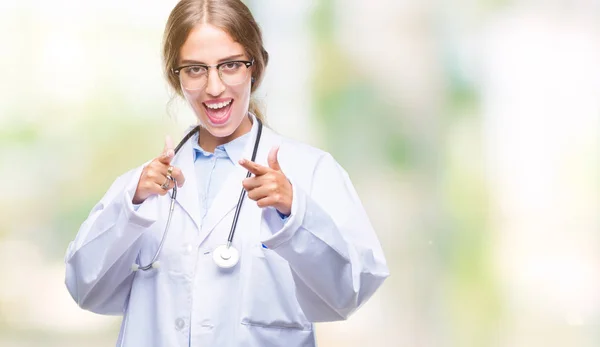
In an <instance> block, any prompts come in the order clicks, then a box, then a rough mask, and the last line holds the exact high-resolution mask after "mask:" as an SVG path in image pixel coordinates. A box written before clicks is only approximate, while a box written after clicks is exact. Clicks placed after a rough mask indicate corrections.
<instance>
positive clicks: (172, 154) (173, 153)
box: [167, 149, 175, 157]
mask: <svg viewBox="0 0 600 347" xmlns="http://www.w3.org/2000/svg"><path fill="white" fill-rule="evenodd" d="M167 156H168V157H173V156H175V151H173V150H172V149H170V150H168V151H167Z"/></svg>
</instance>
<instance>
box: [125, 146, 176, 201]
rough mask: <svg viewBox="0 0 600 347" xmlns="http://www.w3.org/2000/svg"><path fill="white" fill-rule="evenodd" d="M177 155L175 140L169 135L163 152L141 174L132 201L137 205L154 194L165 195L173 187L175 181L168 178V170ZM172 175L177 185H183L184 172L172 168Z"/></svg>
mask: <svg viewBox="0 0 600 347" xmlns="http://www.w3.org/2000/svg"><path fill="white" fill-rule="evenodd" d="M174 156H175V151H174V150H173V142H172V141H171V138H170V137H169V136H167V137H166V139H165V149H164V151H163V153H162V154H161V155H160V156H158V157H156V158H154V159H153V160H152V161H151V162H150V164H148V165H146V166H145V167H144V169H143V170H142V174H141V175H140V180H139V181H138V185H137V188H136V190H135V195H134V196H133V199H132V202H133V203H134V204H136V205H139V204H141V203H142V202H144V201H145V200H146V199H147V198H148V197H149V196H151V195H152V194H158V195H165V194H167V192H168V191H169V190H171V189H172V188H173V185H174V183H173V181H172V180H169V179H167V175H168V170H169V167H170V166H171V160H172V159H173V157H174ZM171 177H173V178H174V179H175V181H177V187H181V186H183V183H184V182H185V178H184V177H183V173H182V172H181V170H180V169H179V168H177V167H173V168H172V173H171ZM166 181H168V188H166V189H163V188H162V185H163V184H164V183H165V182H166Z"/></svg>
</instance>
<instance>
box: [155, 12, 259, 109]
mask: <svg viewBox="0 0 600 347" xmlns="http://www.w3.org/2000/svg"><path fill="white" fill-rule="evenodd" d="M201 23H208V24H211V25H214V26H216V27H217V28H219V29H221V30H223V31H225V32H226V33H228V34H229V35H230V36H231V37H232V38H233V40H234V41H235V42H238V43H239V44H240V45H242V47H244V50H245V51H246V54H248V55H249V56H250V57H251V59H254V64H253V65H252V78H253V83H252V86H251V89H250V92H251V93H254V91H255V90H256V89H258V87H260V83H261V82H262V79H263V76H264V71H265V69H266V67H267V64H268V62H269V53H267V51H266V50H265V48H264V46H263V40H262V34H261V31H260V27H259V26H258V24H257V23H256V21H255V20H254V17H253V16H252V13H250V10H249V9H248V7H246V5H244V3H243V2H241V1H240V0H181V1H180V2H179V3H177V5H176V6H175V8H173V10H172V11H171V14H170V15H169V19H168V20H167V25H166V26H165V32H164V37H163V68H164V73H165V76H166V78H167V81H168V82H169V85H170V86H171V88H173V90H174V91H175V93H177V95H179V96H181V97H183V93H182V91H181V85H180V84H179V78H178V76H177V75H175V73H174V72H173V69H174V68H176V67H177V66H176V65H177V63H178V61H179V52H180V50H181V47H182V46H183V44H184V43H185V41H186V39H187V37H188V35H189V33H190V31H191V30H192V29H193V28H194V26H196V25H197V24H201ZM248 110H249V111H250V112H251V113H253V114H254V115H256V117H257V118H259V119H260V120H261V121H264V114H263V112H262V111H261V108H260V107H259V105H258V103H257V101H256V100H255V99H254V98H251V100H250V106H249V109H248Z"/></svg>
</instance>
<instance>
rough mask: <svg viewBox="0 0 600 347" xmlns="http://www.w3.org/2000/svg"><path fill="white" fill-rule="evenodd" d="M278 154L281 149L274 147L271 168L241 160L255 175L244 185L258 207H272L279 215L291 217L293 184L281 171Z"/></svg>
mask: <svg viewBox="0 0 600 347" xmlns="http://www.w3.org/2000/svg"><path fill="white" fill-rule="evenodd" d="M278 152H279V147H273V148H272V149H271V151H270V152H269V157H268V163H269V167H266V166H262V165H259V164H257V163H255V162H252V161H250V160H246V159H242V160H240V161H239V163H240V165H241V166H243V167H244V168H246V169H247V170H248V171H250V172H251V173H253V174H254V176H253V177H249V178H246V179H245V180H244V181H242V185H243V186H244V189H246V191H247V192H248V197H249V198H250V199H252V200H254V201H256V203H257V204H258V207H261V208H264V207H268V206H272V207H274V208H276V209H277V211H279V213H281V214H283V215H285V216H289V215H290V213H291V211H292V195H293V194H292V184H291V183H290V181H288V179H287V177H285V175H284V174H283V171H281V167H280V166H279V162H278V161H277V153H278Z"/></svg>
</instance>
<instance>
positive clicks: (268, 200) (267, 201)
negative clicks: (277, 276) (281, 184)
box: [256, 196, 277, 208]
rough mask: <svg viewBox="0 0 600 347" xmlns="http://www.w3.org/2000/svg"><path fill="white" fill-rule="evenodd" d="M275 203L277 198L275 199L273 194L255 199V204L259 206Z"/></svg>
mask: <svg viewBox="0 0 600 347" xmlns="http://www.w3.org/2000/svg"><path fill="white" fill-rule="evenodd" d="M276 203H277V199H275V197H273V196H267V197H264V198H262V199H259V200H257V201H256V204H257V205H258V207H260V208H265V207H269V206H274V205H275V204H276Z"/></svg>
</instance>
